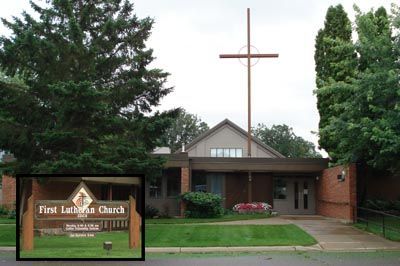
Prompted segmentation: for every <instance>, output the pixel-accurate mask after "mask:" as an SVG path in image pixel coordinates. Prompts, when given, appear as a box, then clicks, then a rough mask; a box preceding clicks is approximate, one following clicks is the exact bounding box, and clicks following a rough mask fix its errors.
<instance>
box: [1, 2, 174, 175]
mask: <svg viewBox="0 0 400 266" xmlns="http://www.w3.org/2000/svg"><path fill="white" fill-rule="evenodd" d="M31 6H32V8H33V9H34V10H35V11H36V12H37V13H38V15H39V16H38V17H39V19H34V18H33V17H32V16H31V15H29V14H27V13H26V12H24V13H23V14H22V17H23V18H22V19H19V18H14V20H13V21H7V20H5V19H2V21H3V23H4V25H5V26H7V27H8V28H9V29H10V30H11V31H12V34H11V36H8V37H6V36H2V37H1V38H0V67H1V68H2V69H3V71H4V73H5V75H6V77H7V78H8V80H4V79H2V80H1V81H0V128H1V130H0V149H4V150H7V151H10V152H12V153H13V154H14V155H15V157H16V158H17V162H16V165H15V166H14V167H13V169H14V171H15V172H24V173H29V172H41V173H44V172H46V173H74V172H84V173H125V172H136V171H145V170H146V171H147V172H154V171H158V169H159V167H160V164H161V162H162V161H161V159H158V158H153V157H149V156H148V152H149V151H151V150H152V149H153V148H154V147H155V146H156V145H157V144H158V143H157V141H156V140H157V137H158V136H159V135H161V134H163V132H164V131H165V129H166V128H168V126H169V125H170V123H171V122H172V118H174V117H175V116H176V112H177V111H176V110H171V111H168V112H163V113H159V112H154V113H153V112H152V111H153V107H154V106H157V105H158V104H159V103H160V100H161V99H162V98H163V97H164V96H165V95H167V94H168V93H169V92H171V90H172V89H171V88H168V87H165V82H166V78H167V76H168V73H166V72H164V71H162V70H161V69H154V68H153V69H150V68H149V64H150V63H151V62H152V61H153V59H154V57H153V55H152V53H153V51H152V49H149V48H147V47H146V44H145V42H146V40H147V39H148V38H149V36H150V31H151V28H152V25H153V20H152V19H150V18H143V19H139V18H138V17H137V16H136V15H135V14H134V13H133V5H132V4H131V3H130V2H129V1H124V2H122V1H120V0H113V1H110V0H103V1H100V0H99V1H79V0H53V1H49V5H47V6H46V7H41V6H39V5H37V4H35V3H33V2H31ZM16 76H17V77H18V78H19V79H20V80H21V81H22V82H15V81H13V80H12V79H10V78H11V77H16Z"/></svg>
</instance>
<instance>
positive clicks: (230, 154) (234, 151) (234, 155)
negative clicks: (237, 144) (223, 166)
mask: <svg viewBox="0 0 400 266" xmlns="http://www.w3.org/2000/svg"><path fill="white" fill-rule="evenodd" d="M229 157H236V149H229Z"/></svg>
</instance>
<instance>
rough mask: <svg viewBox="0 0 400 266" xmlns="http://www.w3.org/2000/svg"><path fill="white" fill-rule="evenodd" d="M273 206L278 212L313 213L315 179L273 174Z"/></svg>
mask: <svg viewBox="0 0 400 266" xmlns="http://www.w3.org/2000/svg"><path fill="white" fill-rule="evenodd" d="M273 208H274V210H275V211H277V212H278V213H279V214H315V179H314V178H313V177H304V176H291V177H290V176H275V177H274V200H273Z"/></svg>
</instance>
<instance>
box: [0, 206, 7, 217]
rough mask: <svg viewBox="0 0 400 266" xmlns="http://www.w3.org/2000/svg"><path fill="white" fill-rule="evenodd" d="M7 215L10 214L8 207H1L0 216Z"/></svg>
mask: <svg viewBox="0 0 400 266" xmlns="http://www.w3.org/2000/svg"><path fill="white" fill-rule="evenodd" d="M7 214H8V209H7V208H6V207H4V206H1V205H0V216H2V215H7Z"/></svg>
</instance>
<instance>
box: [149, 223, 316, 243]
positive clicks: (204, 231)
mask: <svg viewBox="0 0 400 266" xmlns="http://www.w3.org/2000/svg"><path fill="white" fill-rule="evenodd" d="M316 243H317V241H315V239H314V238H313V237H312V236H310V235H309V234H307V233H306V232H304V231H303V230H302V229H300V228H299V227H297V226H296V225H293V224H287V225H167V224H152V225H146V243H145V244H146V246H147V247H207V246H209V247H225V246H289V245H301V246H308V245H313V244H316Z"/></svg>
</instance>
